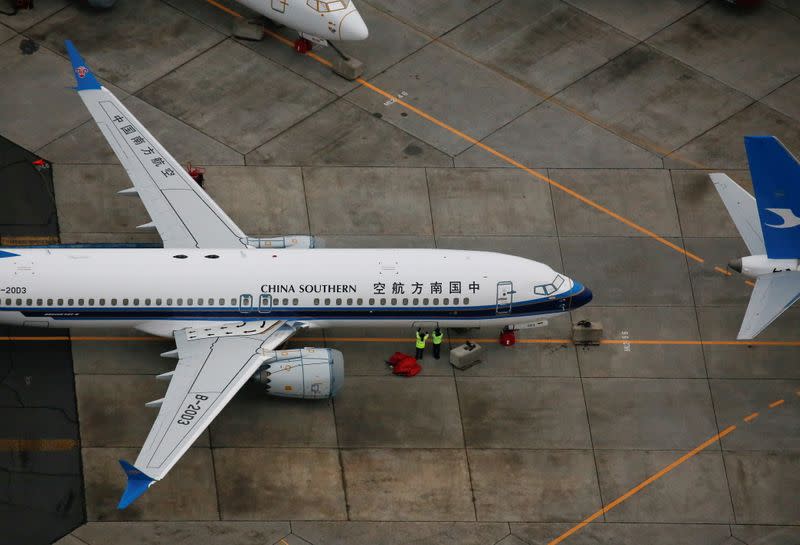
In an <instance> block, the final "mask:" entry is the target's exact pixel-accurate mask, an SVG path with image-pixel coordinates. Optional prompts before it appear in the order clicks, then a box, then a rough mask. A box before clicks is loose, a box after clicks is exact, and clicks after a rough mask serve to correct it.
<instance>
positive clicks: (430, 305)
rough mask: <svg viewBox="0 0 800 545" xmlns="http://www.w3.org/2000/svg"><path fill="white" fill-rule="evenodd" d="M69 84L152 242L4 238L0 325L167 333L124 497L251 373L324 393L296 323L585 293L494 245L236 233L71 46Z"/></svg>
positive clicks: (179, 451) (313, 354)
mask: <svg viewBox="0 0 800 545" xmlns="http://www.w3.org/2000/svg"><path fill="white" fill-rule="evenodd" d="M66 45H67V51H68V52H69V56H70V59H71V61H72V65H73V69H74V72H75V77H76V80H77V84H78V85H77V91H78V94H79V95H80V97H81V99H82V100H83V102H84V104H85V105H86V107H87V108H88V109H89V112H90V113H91V115H92V117H93V118H94V120H95V121H96V122H97V125H98V127H99V128H100V130H101V132H102V133H103V135H104V136H105V137H106V139H107V140H108V143H109V144H110V145H111V148H112V149H113V150H114V152H115V153H116V155H117V157H118V158H119V160H120V162H121V163H122V165H123V166H124V167H125V169H126V171H127V173H128V176H129V177H130V179H131V180H132V182H133V187H132V188H130V189H126V190H123V191H122V192H121V193H123V194H124V195H130V196H137V195H138V196H139V197H140V198H141V200H142V202H143V203H144V205H145V208H146V209H147V211H148V213H149V215H150V216H151V218H152V222H151V223H149V224H146V227H152V228H154V229H156V230H157V231H158V233H159V234H160V236H161V238H162V240H163V245H164V247H163V248H155V249H152V248H151V249H108V248H106V249H99V248H95V249H67V248H39V249H8V248H6V249H4V251H1V252H0V323H3V324H9V325H15V326H38V327H69V328H81V327H92V328H97V327H112V326H113V327H121V326H123V327H131V328H136V329H137V330H140V331H143V332H146V333H150V334H153V335H159V336H163V337H168V338H174V339H175V343H176V345H177V348H176V349H175V350H172V351H171V352H167V353H165V354H163V356H165V357H172V358H177V359H178V363H177V366H176V367H175V370H174V371H171V372H169V373H165V374H163V375H160V376H159V377H158V378H159V379H163V380H168V381H169V386H168V387H167V392H166V395H165V396H164V398H163V399H159V400H156V401H153V402H150V403H148V404H147V405H148V406H150V407H158V408H159V412H158V416H157V417H156V421H155V423H154V425H153V427H152V429H151V430H150V434H149V435H148V437H147V440H146V441H145V443H144V446H143V447H142V450H141V452H140V453H139V456H138V457H137V458H136V462H135V463H134V464H133V465H131V464H129V463H127V462H125V461H123V460H120V464H121V465H122V467H123V469H124V470H125V473H126V474H127V476H128V485H127V488H126V490H125V492H124V493H123V495H122V499H121V500H120V503H119V508H120V509H123V508H125V507H126V506H128V505H129V504H130V503H131V502H133V501H134V500H135V499H136V498H137V497H138V496H140V495H141V494H142V493H143V492H144V491H145V490H146V489H147V488H148V487H149V486H150V485H152V484H153V483H154V482H155V481H157V480H159V479H162V478H163V477H164V476H165V475H166V474H167V472H168V471H169V470H170V468H172V466H173V465H175V463H176V462H177V461H178V459H179V458H180V457H181V456H182V455H183V453H184V452H186V450H187V449H188V448H189V447H190V446H191V445H192V443H194V441H195V440H196V439H197V437H198V436H199V435H200V434H201V433H202V432H203V430H205V429H206V427H208V425H209V424H210V423H211V421H212V420H213V418H214V417H215V416H216V415H217V414H218V413H219V412H220V411H221V410H222V408H223V407H224V406H225V404H226V403H228V401H230V399H231V398H232V397H233V396H234V395H235V394H236V392H237V391H238V390H239V389H240V388H241V387H242V385H244V383H245V382H247V381H248V380H250V379H254V380H255V381H257V382H259V383H261V384H263V385H264V386H266V391H267V393H268V394H270V395H276V396H285V397H296V398H310V399H317V398H327V397H331V396H333V395H335V394H336V392H337V391H338V390H339V389H340V388H341V387H342V383H343V380H344V367H343V358H342V354H341V353H340V352H338V351H336V350H331V349H321V348H303V349H297V350H284V349H280V348H279V347H280V345H281V344H283V343H284V342H285V341H286V340H287V339H289V338H290V337H291V336H292V335H293V334H294V333H295V332H297V331H298V330H299V329H301V328H324V327H331V326H336V327H341V326H355V327H365V326H376V327H387V326H392V327H414V328H416V327H424V328H426V329H428V330H431V329H432V328H434V327H437V326H438V327H442V328H445V327H479V326H493V327H498V328H501V327H502V328H509V329H511V330H514V329H521V328H525V327H534V326H535V325H538V324H539V323H541V319H542V318H543V317H546V316H550V315H556V314H560V313H563V312H567V311H569V310H571V309H574V308H577V307H579V306H581V305H584V304H586V303H588V302H589V301H590V300H591V298H592V292H591V291H590V290H589V289H587V288H585V287H584V286H583V285H581V284H580V283H578V282H574V281H573V280H571V279H569V278H567V277H566V276H564V275H561V274H558V273H557V272H555V271H554V270H553V269H551V268H550V267H548V266H547V265H543V264H541V263H537V262H535V261H531V260H528V259H523V258H520V257H513V256H509V255H503V254H498V253H491V252H473V251H458V250H430V249H425V250H408V249H401V250H398V249H393V250H364V249H356V250H338V249H311V247H312V246H313V245H312V244H311V238H310V237H307V236H306V237H302V236H288V237H276V238H271V239H257V238H250V237H248V236H247V235H245V234H244V233H243V232H242V230H241V229H239V227H237V226H236V224H234V223H233V221H231V219H230V218H229V217H228V216H227V215H225V212H223V211H222V210H221V209H220V207H219V206H217V204H216V203H215V202H214V201H213V200H211V198H210V197H209V196H208V195H207V194H206V193H205V191H203V189H202V188H201V187H200V186H198V185H197V184H196V183H195V182H194V181H193V180H192V179H191V178H190V177H189V176H188V174H187V173H186V171H185V170H184V169H183V168H181V165H180V164H179V163H178V162H177V161H176V160H175V159H174V158H173V157H172V156H171V155H170V154H169V153H168V152H167V151H166V150H165V149H164V148H163V147H162V146H161V144H159V143H158V141H156V139H155V138H154V137H153V135H151V134H150V133H149V132H148V131H147V129H145V128H144V127H143V126H142V125H141V123H139V121H138V120H137V119H136V118H135V117H134V116H133V115H132V114H131V113H130V112H129V111H128V109H127V108H126V107H125V106H124V105H123V104H122V103H121V102H120V101H119V100H117V98H116V97H115V96H114V95H113V94H112V93H111V92H110V91H108V89H106V88H105V87H102V86H101V85H100V84H99V83H98V81H97V79H96V78H95V76H94V75H93V74H92V72H91V71H90V70H89V68H87V66H86V63H85V62H84V61H83V59H82V58H81V57H80V55H79V54H78V52H77V51H76V49H75V48H74V46H73V45H72V43H71V42H69V41H67V42H66Z"/></svg>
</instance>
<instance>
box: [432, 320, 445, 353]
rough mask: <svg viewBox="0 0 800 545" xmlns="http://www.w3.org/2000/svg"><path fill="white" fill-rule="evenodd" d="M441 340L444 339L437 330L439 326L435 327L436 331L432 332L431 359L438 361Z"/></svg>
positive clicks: (442, 334)
mask: <svg viewBox="0 0 800 545" xmlns="http://www.w3.org/2000/svg"><path fill="white" fill-rule="evenodd" d="M442 339H444V333H442V330H441V329H439V326H436V329H435V330H434V331H433V357H434V358H436V359H437V360H438V359H439V354H441V352H442Z"/></svg>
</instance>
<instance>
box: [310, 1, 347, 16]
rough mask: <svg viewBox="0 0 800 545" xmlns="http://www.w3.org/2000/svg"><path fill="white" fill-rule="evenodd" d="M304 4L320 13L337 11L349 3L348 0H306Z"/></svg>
mask: <svg viewBox="0 0 800 545" xmlns="http://www.w3.org/2000/svg"><path fill="white" fill-rule="evenodd" d="M306 5H308V7H310V8H311V9H313V10H315V11H319V12H320V13H324V12H328V11H339V10H342V9H345V8H346V7H347V6H349V5H350V0H307V1H306Z"/></svg>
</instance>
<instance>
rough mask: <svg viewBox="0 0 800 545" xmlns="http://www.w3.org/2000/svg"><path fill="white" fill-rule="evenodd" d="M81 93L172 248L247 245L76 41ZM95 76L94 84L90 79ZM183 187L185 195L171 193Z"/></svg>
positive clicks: (71, 49) (75, 63)
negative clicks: (99, 77)
mask: <svg viewBox="0 0 800 545" xmlns="http://www.w3.org/2000/svg"><path fill="white" fill-rule="evenodd" d="M67 50H68V51H69V54H70V58H71V59H72V63H73V67H74V70H75V77H76V81H78V87H77V88H78V94H79V95H80V97H81V100H83V103H84V104H85V105H86V108H87V109H88V110H89V113H90V114H91V115H92V118H94V120H95V122H96V123H97V126H98V127H99V128H100V132H101V133H102V134H103V136H104V137H105V138H106V140H107V141H108V144H109V145H110V146H111V149H112V150H113V151H114V154H115V155H116V156H117V158H118V159H119V161H120V163H122V166H123V167H124V168H125V171H126V172H127V173H128V176H129V177H130V179H131V181H132V182H133V186H134V188H135V189H136V193H137V194H138V195H139V198H141V200H142V203H143V204H144V206H145V208H146V209H147V213H148V214H150V217H151V218H152V220H153V223H154V224H155V226H156V229H157V230H158V233H159V235H161V239H162V240H163V242H164V246H165V247H168V248H246V247H248V246H247V242H246V240H247V237H246V235H245V234H244V233H243V232H242V230H241V229H239V227H238V226H237V225H236V224H235V223H234V222H233V220H231V219H230V218H229V217H228V216H227V214H225V212H224V211H223V210H222V209H221V208H220V207H219V206H218V205H217V204H216V203H215V202H214V200H213V199H211V197H210V196H209V195H208V194H207V193H206V192H205V191H203V189H202V188H201V187H200V186H199V185H198V184H197V183H196V182H195V181H194V180H193V179H192V178H191V176H189V174H188V173H187V172H186V170H185V169H184V168H183V167H182V166H181V165H180V163H178V161H176V160H175V158H174V157H172V155H170V153H169V152H168V151H167V150H166V149H164V147H163V146H162V145H161V144H160V143H159V142H158V140H156V139H155V138H154V137H153V135H152V134H150V132H149V131H148V130H147V129H146V128H145V127H144V126H143V125H142V124H141V123H140V122H139V120H138V119H136V117H135V116H134V115H133V114H132V113H131V112H130V111H129V110H128V109H127V108H126V107H125V106H124V105H123V104H122V103H121V102H120V101H119V100H118V99H117V97H115V96H114V95H113V94H112V93H111V91H109V90H108V89H106V88H105V87H103V86H101V85H100V84H99V83H97V81H96V80H95V79H94V76H93V75H92V73H91V71H90V70H89V69H88V68H87V67H86V66H85V64H84V62H83V59H82V58H81V57H80V55H79V54H78V52H77V51H76V50H75V47H74V46H73V45H72V43H71V42H69V41H67ZM89 78H91V80H92V81H93V82H94V83H91V84H89V83H87V81H88V80H89ZM172 191H180V192H181V193H182V194H181V195H174V194H170V193H169V192H172Z"/></svg>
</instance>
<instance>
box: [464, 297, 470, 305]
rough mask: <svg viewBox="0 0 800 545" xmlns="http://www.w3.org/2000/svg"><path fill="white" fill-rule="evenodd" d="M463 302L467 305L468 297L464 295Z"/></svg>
mask: <svg viewBox="0 0 800 545" xmlns="http://www.w3.org/2000/svg"><path fill="white" fill-rule="evenodd" d="M464 304H465V305H468V304H469V297H464Z"/></svg>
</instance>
